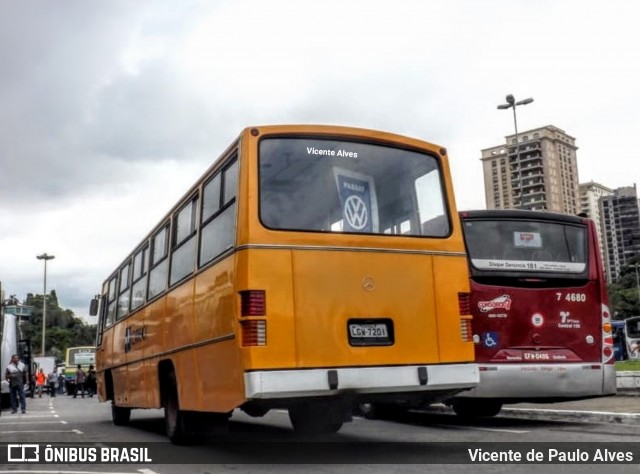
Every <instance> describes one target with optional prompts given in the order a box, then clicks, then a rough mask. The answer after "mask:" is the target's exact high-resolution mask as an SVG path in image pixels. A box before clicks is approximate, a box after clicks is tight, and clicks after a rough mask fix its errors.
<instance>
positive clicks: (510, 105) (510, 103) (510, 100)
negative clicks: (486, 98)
mask: <svg viewBox="0 0 640 474" xmlns="http://www.w3.org/2000/svg"><path fill="white" fill-rule="evenodd" d="M505 99H506V101H507V103H506V104H500V105H498V109H500V110H503V109H513V125H514V127H515V130H516V166H517V167H518V191H519V194H518V195H519V206H520V207H521V206H522V171H521V167H520V153H519V149H520V146H519V144H518V119H517V118H516V107H517V106H519V105H527V104H530V103H531V102H533V99H532V98H531V97H528V98H526V99H523V100H519V101H517V102H516V99H515V97H513V94H509V95H507V97H506V98H505ZM509 173H511V172H509Z"/></svg>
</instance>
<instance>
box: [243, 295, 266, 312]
mask: <svg viewBox="0 0 640 474" xmlns="http://www.w3.org/2000/svg"><path fill="white" fill-rule="evenodd" d="M266 314H267V297H266V294H265V291H264V290H245V291H241V292H240V315H241V316H266Z"/></svg>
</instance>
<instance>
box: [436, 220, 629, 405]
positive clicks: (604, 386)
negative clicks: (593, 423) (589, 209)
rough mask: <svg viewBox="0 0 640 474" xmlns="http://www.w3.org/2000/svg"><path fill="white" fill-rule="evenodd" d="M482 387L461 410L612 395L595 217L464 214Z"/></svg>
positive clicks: (467, 396) (460, 400)
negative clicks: (593, 219) (592, 218)
mask: <svg viewBox="0 0 640 474" xmlns="http://www.w3.org/2000/svg"><path fill="white" fill-rule="evenodd" d="M460 217H461V221H462V228H463V233H464V238H465V244H466V248H467V252H468V258H469V273H470V286H471V313H472V315H473V322H472V328H473V339H474V343H475V355H476V362H477V363H478V364H479V369H480V384H479V385H478V386H477V387H476V388H474V389H471V390H469V391H465V392H461V393H459V394H458V395H456V397H455V398H453V399H452V400H450V401H449V402H450V404H451V406H452V407H453V409H454V411H455V412H456V413H457V414H458V415H461V416H467V417H473V416H494V415H496V414H497V413H498V412H499V411H500V409H501V408H502V405H503V404H510V403H519V402H537V403H541V402H556V401H569V400H578V399H583V398H591V397H598V396H606V395H613V394H614V393H615V388H616V384H615V367H614V354H613V336H612V330H611V313H610V310H609V305H608V300H607V293H606V286H605V285H606V280H605V277H604V274H603V266H602V258H601V255H600V251H599V246H598V238H597V232H596V227H595V224H594V222H593V221H592V220H590V219H587V218H583V217H576V216H569V215H562V214H556V213H551V212H536V211H524V210H482V211H466V212H461V213H460Z"/></svg>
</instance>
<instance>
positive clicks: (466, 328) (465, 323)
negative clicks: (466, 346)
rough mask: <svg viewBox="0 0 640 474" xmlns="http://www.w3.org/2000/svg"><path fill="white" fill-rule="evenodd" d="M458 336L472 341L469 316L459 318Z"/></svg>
mask: <svg viewBox="0 0 640 474" xmlns="http://www.w3.org/2000/svg"><path fill="white" fill-rule="evenodd" d="M460 337H461V338H462V340H463V341H464V342H471V341H473V330H472V329H471V316H462V317H461V318H460Z"/></svg>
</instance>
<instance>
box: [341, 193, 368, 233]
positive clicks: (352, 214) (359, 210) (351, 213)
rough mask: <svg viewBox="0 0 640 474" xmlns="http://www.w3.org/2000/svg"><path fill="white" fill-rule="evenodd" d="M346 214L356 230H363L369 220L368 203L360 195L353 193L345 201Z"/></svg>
mask: <svg viewBox="0 0 640 474" xmlns="http://www.w3.org/2000/svg"><path fill="white" fill-rule="evenodd" d="M344 216H345V218H346V219H347V222H348V223H349V225H350V226H351V227H352V228H353V229H355V230H362V229H364V228H365V227H366V225H367V222H368V221H369V213H368V212H367V205H366V204H365V202H364V201H363V200H362V198H361V197H360V196H356V195H351V196H349V197H348V198H347V199H346V200H345V201H344Z"/></svg>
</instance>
